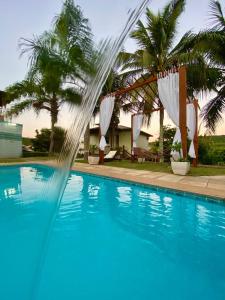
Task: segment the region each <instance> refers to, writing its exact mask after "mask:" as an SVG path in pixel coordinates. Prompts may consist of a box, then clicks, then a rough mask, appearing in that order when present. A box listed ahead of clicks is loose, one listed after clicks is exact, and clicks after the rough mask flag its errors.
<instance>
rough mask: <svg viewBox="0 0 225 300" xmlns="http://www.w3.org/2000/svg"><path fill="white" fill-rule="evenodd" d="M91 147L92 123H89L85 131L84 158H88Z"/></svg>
mask: <svg viewBox="0 0 225 300" xmlns="http://www.w3.org/2000/svg"><path fill="white" fill-rule="evenodd" d="M89 148H90V124H88V125H87V127H86V130H85V133H84V160H88V153H89Z"/></svg>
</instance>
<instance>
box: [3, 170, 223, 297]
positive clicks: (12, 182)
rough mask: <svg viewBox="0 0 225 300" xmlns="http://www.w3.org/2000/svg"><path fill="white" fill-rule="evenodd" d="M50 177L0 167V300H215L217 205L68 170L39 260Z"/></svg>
mask: <svg viewBox="0 0 225 300" xmlns="http://www.w3.org/2000/svg"><path fill="white" fill-rule="evenodd" d="M52 172H53V170H52V169H50V168H47V167H44V166H36V165H28V166H10V167H0V299H1V300H28V299H29V300H30V299H35V300H36V299H37V300H59V299H60V300H62V299H63V300H72V299H74V300H91V299H96V300H103V299H104V300H115V299H116V300H150V299H153V300H158V299H160V300H164V299H171V300H186V299H188V300H189V299H191V300H195V299H196V300H197V299H198V300H200V299H204V300H208V299H212V300H219V299H221V300H222V299H223V300H224V299H225V205H224V204H223V203H222V202H221V203H220V202H213V201H211V202H210V201H206V200H204V199H201V198H193V197H192V198H191V196H185V197H184V196H182V195H179V194H172V193H170V192H168V191H164V190H160V191H157V190H156V189H151V188H148V187H144V186H140V185H131V184H129V183H127V182H119V181H115V180H108V179H103V178H100V177H95V176H89V175H82V174H77V173H74V172H72V173H71V176H70V179H69V182H68V185H67V188H66V191H65V194H64V197H63V200H62V204H61V206H60V210H59V213H58V215H57V218H56V222H55V224H54V228H53V231H52V235H51V239H50V240H49V243H48V248H47V253H46V258H45V260H44V261H42V260H41V259H40V253H41V251H43V248H44V247H43V241H45V236H46V230H47V225H48V224H49V219H50V216H51V214H52V208H53V201H52V199H43V198H41V197H40V191H41V188H42V185H43V183H44V182H46V181H47V180H48V179H49V178H50V177H51V175H52ZM40 263H41V266H40V265H39V266H37V265H38V264H40Z"/></svg>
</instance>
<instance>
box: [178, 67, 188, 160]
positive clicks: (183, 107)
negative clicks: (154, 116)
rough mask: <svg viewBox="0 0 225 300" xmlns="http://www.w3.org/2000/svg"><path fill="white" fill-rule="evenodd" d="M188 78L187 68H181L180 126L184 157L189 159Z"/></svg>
mask: <svg viewBox="0 0 225 300" xmlns="http://www.w3.org/2000/svg"><path fill="white" fill-rule="evenodd" d="M186 102H187V78H186V68H185V66H182V67H180V68H179V108H180V109H179V125H180V132H181V144H182V150H183V157H184V158H187V104H186Z"/></svg>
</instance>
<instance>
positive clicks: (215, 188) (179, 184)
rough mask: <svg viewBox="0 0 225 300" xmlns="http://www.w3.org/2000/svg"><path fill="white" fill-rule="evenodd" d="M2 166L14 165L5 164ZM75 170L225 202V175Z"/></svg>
mask: <svg viewBox="0 0 225 300" xmlns="http://www.w3.org/2000/svg"><path fill="white" fill-rule="evenodd" d="M13 164H43V165H49V166H54V164H55V162H54V161H34V162H32V161H30V162H27V163H24V162H23V163H13ZM0 165H12V163H7V164H6V163H4V164H0ZM72 169H73V170H75V171H79V172H84V173H90V174H95V175H100V176H106V177H112V178H115V179H120V180H126V181H131V182H136V183H141V184H147V185H154V186H158V187H163V188H168V189H175V190H179V191H182V192H190V193H195V194H199V195H204V196H206V197H217V198H222V199H223V200H225V175H223V176H179V175H174V174H168V173H162V172H151V171H144V170H133V169H125V168H118V167H109V166H104V165H89V164H85V163H78V162H76V164H75V165H74V166H73V167H72Z"/></svg>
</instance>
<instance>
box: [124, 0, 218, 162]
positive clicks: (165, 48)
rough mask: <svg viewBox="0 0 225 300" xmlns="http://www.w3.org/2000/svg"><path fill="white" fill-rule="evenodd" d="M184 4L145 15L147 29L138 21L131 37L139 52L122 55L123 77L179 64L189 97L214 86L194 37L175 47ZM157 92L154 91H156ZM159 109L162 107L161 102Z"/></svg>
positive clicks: (172, 3)
mask: <svg viewBox="0 0 225 300" xmlns="http://www.w3.org/2000/svg"><path fill="white" fill-rule="evenodd" d="M185 3H186V1H185V0H171V1H170V2H169V3H168V4H167V5H166V6H165V7H164V9H163V10H162V11H159V12H158V13H157V14H154V13H153V12H152V11H151V10H150V9H147V11H146V25H145V24H144V23H143V22H142V21H139V22H138V24H137V28H136V29H135V30H134V31H133V32H132V34H131V37H132V38H133V39H134V40H135V41H136V43H137V45H138V50H137V51H136V52H134V53H126V52H125V53H122V54H121V57H122V59H123V61H124V66H123V71H124V74H123V75H124V76H125V77H132V76H134V75H135V76H139V75H140V74H145V76H150V75H154V74H156V73H157V72H162V71H165V70H167V69H169V68H171V67H172V66H178V65H179V64H186V65H188V94H189V96H193V92H194V91H199V90H202V89H206V88H209V89H211V88H212V87H213V86H215V80H216V78H217V77H216V76H217V72H215V70H214V69H211V68H209V66H208V64H207V61H206V60H205V57H204V56H203V55H202V53H201V51H200V50H199V49H198V48H197V47H195V45H196V36H195V35H194V34H193V33H191V32H190V31H189V32H187V33H186V34H184V36H183V37H182V38H181V40H180V41H179V42H178V44H177V45H175V46H174V43H175V39H176V32H177V25H178V20H179V17H180V16H181V14H182V13H183V12H184V9H185ZM156 88H157V87H156ZM159 105H160V106H162V104H161V102H159ZM163 120H164V110H160V136H159V149H160V154H161V157H162V160H163Z"/></svg>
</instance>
